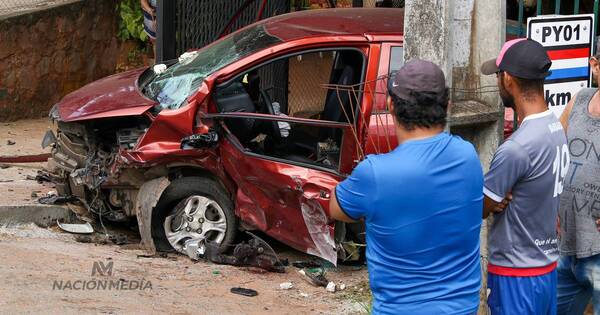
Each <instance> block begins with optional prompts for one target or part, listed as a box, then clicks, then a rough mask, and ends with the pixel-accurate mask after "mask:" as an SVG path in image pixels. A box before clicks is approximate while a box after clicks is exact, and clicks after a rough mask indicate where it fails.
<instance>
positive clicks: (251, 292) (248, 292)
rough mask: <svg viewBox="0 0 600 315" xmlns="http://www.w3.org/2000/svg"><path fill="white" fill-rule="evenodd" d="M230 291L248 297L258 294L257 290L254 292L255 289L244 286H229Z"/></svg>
mask: <svg viewBox="0 0 600 315" xmlns="http://www.w3.org/2000/svg"><path fill="white" fill-rule="evenodd" d="M231 293H233V294H239V295H243V296H250V297H252V296H257V295H258V292H256V290H252V289H246V288H231Z"/></svg>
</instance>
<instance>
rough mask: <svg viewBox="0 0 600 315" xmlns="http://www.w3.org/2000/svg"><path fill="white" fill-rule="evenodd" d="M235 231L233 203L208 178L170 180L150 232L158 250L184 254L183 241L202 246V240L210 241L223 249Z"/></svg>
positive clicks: (222, 190) (221, 188)
mask: <svg viewBox="0 0 600 315" xmlns="http://www.w3.org/2000/svg"><path fill="white" fill-rule="evenodd" d="M236 232H237V219H236V217H235V214H234V212H233V203H232V202H231V200H230V198H229V196H228V194H227V193H226V191H225V189H224V188H223V187H222V186H221V185H220V184H219V183H217V182H216V181H214V180H212V179H209V178H203V177H184V178H179V179H176V180H174V181H172V182H171V185H169V187H167V189H165V191H164V192H163V195H162V196H161V198H160V200H159V202H158V204H157V205H156V207H155V209H154V213H153V220H152V234H153V237H154V242H155V245H156V248H157V249H158V250H163V251H164V250H173V249H174V250H175V251H177V252H180V253H183V254H187V252H186V244H189V243H190V242H191V243H194V242H195V243H197V244H199V247H200V248H201V247H203V244H204V242H205V241H212V242H215V243H217V244H219V249H220V251H221V252H223V251H225V250H227V248H228V247H229V246H230V245H231V244H232V243H233V241H234V238H235V234H236ZM200 252H201V253H202V252H203V249H202V248H201V249H200Z"/></svg>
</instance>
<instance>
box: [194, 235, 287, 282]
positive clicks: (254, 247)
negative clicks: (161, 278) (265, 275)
mask: <svg viewBox="0 0 600 315" xmlns="http://www.w3.org/2000/svg"><path fill="white" fill-rule="evenodd" d="M246 233H248V235H250V236H252V239H250V240H249V241H247V242H241V243H239V244H237V245H236V246H235V247H234V249H233V255H226V254H221V253H220V252H219V245H218V244H216V243H214V242H210V241H208V242H205V243H204V246H201V248H202V250H200V251H192V253H189V252H188V255H190V258H192V259H194V258H196V259H197V257H199V255H202V257H204V258H205V259H207V260H209V261H211V262H213V263H215V264H223V265H232V266H238V267H240V266H249V267H258V268H262V269H265V270H267V271H273V272H280V273H283V272H285V266H284V265H283V264H282V262H281V261H280V260H279V258H278V257H277V254H276V253H275V251H274V250H273V248H271V246H269V244H267V242H265V241H264V240H262V239H261V238H259V237H258V236H256V235H254V234H252V233H250V232H246ZM202 251H203V253H202Z"/></svg>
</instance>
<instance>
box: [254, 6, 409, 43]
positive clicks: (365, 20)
mask: <svg viewBox="0 0 600 315" xmlns="http://www.w3.org/2000/svg"><path fill="white" fill-rule="evenodd" d="M255 25H263V26H264V27H265V30H266V31H267V32H268V33H269V34H270V35H272V36H276V37H278V38H279V39H281V40H282V41H292V40H296V39H301V38H305V37H315V36H332V35H376V34H386V35H398V36H401V35H403V34H404V9H391V8H349V9H321V10H306V11H299V12H293V13H288V14H282V15H277V16H275V17H272V18H269V19H265V20H262V21H259V22H257V23H255Z"/></svg>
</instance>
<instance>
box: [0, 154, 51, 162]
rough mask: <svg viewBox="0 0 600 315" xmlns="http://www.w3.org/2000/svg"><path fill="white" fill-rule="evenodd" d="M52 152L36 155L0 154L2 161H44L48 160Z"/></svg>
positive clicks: (0, 160)
mask: <svg viewBox="0 0 600 315" xmlns="http://www.w3.org/2000/svg"><path fill="white" fill-rule="evenodd" d="M49 157H50V153H42V154H34V155H17V156H0V163H42V162H46V161H48V158H49Z"/></svg>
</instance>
